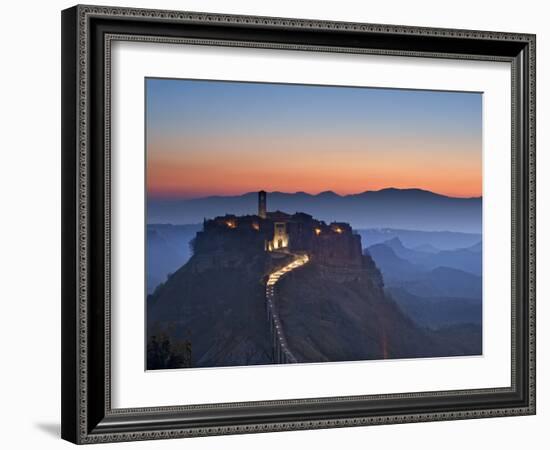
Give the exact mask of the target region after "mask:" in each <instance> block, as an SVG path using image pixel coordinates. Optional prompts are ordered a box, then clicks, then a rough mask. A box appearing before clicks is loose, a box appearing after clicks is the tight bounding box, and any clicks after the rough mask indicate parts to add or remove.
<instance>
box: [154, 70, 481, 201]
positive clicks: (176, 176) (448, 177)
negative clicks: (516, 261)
mask: <svg viewBox="0 0 550 450" xmlns="http://www.w3.org/2000/svg"><path fill="white" fill-rule="evenodd" d="M146 102H147V103H146V131H147V138H146V144H147V148H146V151H147V190H148V195H149V196H151V197H157V198H162V197H180V198H196V197H205V196H209V195H235V194H242V193H245V192H251V191H257V190H260V189H263V190H266V191H268V192H270V191H281V192H297V191H305V192H308V193H311V194H316V193H319V192H322V191H328V190H331V191H334V192H336V193H338V194H342V195H345V194H352V193H360V192H364V191H367V190H379V189H383V188H387V187H395V188H420V189H426V190H430V191H433V192H437V193H440V194H445V195H449V196H456V197H474V196H480V195H481V194H482V192H481V190H482V183H481V174H482V170H481V169H482V168H481V161H482V158H481V147H482V95H481V94H479V93H462V92H441V91H440V92H437V91H415V90H400V89H373V88H355V87H353V88H351V87H326V86H307V85H289V84H265V83H239V82H219V81H196V80H165V79H147V80H146Z"/></svg>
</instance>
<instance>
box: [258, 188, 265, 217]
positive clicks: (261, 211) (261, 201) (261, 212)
mask: <svg viewBox="0 0 550 450" xmlns="http://www.w3.org/2000/svg"><path fill="white" fill-rule="evenodd" d="M258 216H260V217H261V218H262V219H265V218H266V217H267V193H266V192H265V191H260V192H258Z"/></svg>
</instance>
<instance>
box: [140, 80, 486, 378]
mask: <svg viewBox="0 0 550 450" xmlns="http://www.w3.org/2000/svg"><path fill="white" fill-rule="evenodd" d="M144 89H145V94H144V98H145V108H144V109H145V136H144V141H145V145H144V147H145V149H144V150H145V166H146V174H145V177H146V186H145V189H146V193H145V194H146V195H145V203H146V204H145V211H146V214H145V220H146V224H145V225H146V226H145V230H146V231H145V237H144V238H145V252H146V257H145V267H144V271H145V286H144V299H145V302H146V305H145V309H146V320H145V321H146V323H145V324H144V326H145V329H146V342H145V347H146V348H145V351H144V354H145V355H146V356H145V366H146V370H160V369H190V368H209V367H210V368H212V367H230V366H252V365H271V364H308V363H336V362H342V361H346V362H349V361H367V360H386V359H416V358H448V357H465V356H468V357H476V356H477V357H479V356H482V355H483V330H484V328H483V233H482V230H483V217H482V203H483V177H482V173H483V170H482V163H483V120H482V119H483V93H482V92H465V91H441V90H421V89H399V88H380V87H368V86H332V85H313V84H285V83H266V82H243V81H238V80H230V81H227V80H206V79H172V78H154V77H147V78H145V80H144Z"/></svg>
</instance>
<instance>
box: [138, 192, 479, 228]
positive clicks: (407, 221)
mask: <svg viewBox="0 0 550 450" xmlns="http://www.w3.org/2000/svg"><path fill="white" fill-rule="evenodd" d="M257 195H258V194H257V193H256V192H250V193H247V194H243V195H238V196H212V197H204V198H196V199H178V198H176V199H159V198H149V199H148V201H147V223H172V224H197V223H202V221H203V219H204V218H212V217H216V216H222V215H225V214H228V213H230V214H235V215H237V216H238V215H246V214H255V213H256V205H257V200H256V199H257ZM268 197H269V210H270V211H275V210H281V211H285V212H287V213H290V214H293V213H295V212H299V211H307V213H308V214H311V215H312V216H313V217H315V218H316V219H319V220H324V221H326V222H332V221H336V222H347V223H349V224H350V225H351V226H352V227H353V228H354V229H356V230H357V229H366V228H397V229H410V230H427V231H430V230H448V231H455V232H465V233H480V232H481V210H482V199H481V198H480V197H475V198H455V197H447V196H444V195H439V194H435V193H433V192H430V191H425V190H421V189H395V188H388V189H382V190H379V191H366V192H363V193H360V194H353V195H343V196H341V195H338V194H335V193H334V192H331V191H327V192H322V193H320V194H317V195H311V194H307V193H305V192H297V193H292V194H287V193H281V192H272V193H269V194H268Z"/></svg>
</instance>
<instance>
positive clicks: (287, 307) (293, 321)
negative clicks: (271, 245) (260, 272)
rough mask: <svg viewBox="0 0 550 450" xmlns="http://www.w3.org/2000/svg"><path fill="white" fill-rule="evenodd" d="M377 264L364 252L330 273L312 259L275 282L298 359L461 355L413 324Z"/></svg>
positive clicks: (281, 311) (457, 348) (461, 350)
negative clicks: (356, 264) (352, 266)
mask: <svg viewBox="0 0 550 450" xmlns="http://www.w3.org/2000/svg"><path fill="white" fill-rule="evenodd" d="M377 272H378V270H377V269H376V267H375V266H374V265H373V263H372V260H371V259H370V257H368V256H365V262H364V268H363V269H362V270H359V271H349V272H348V273H347V277H346V276H345V271H344V270H340V271H338V270H337V271H336V273H337V274H338V275H337V276H332V275H330V272H329V271H327V269H326V268H323V267H321V266H319V265H317V264H315V263H312V264H310V265H308V266H305V267H303V268H301V269H299V270H297V271H295V272H292V273H290V274H289V275H288V276H287V277H286V278H285V279H283V280H282V281H281V283H280V293H279V297H278V298H279V311H280V316H281V320H282V322H283V327H284V329H285V331H286V335H287V341H288V343H289V346H290V347H291V348H292V349H293V352H294V354H295V356H296V357H297V358H298V359H299V360H300V361H303V362H321V361H352V360H367V359H384V358H417V357H428V356H450V355H461V354H464V353H465V352H466V353H467V352H468V349H463V348H459V347H458V346H457V345H455V343H453V342H452V337H451V338H450V339H449V340H447V341H445V342H443V341H442V340H441V339H438V338H437V336H435V335H434V334H433V333H431V332H428V331H424V330H422V329H421V328H419V327H418V326H416V325H415V323H413V322H412V321H411V320H410V319H409V318H408V317H407V316H405V314H403V312H402V311H401V310H400V309H399V307H398V306H397V305H396V304H395V303H394V302H393V301H392V300H391V299H390V298H388V297H387V296H385V294H384V290H383V285H382V282H381V278H380V276H379V275H378V276H377Z"/></svg>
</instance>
